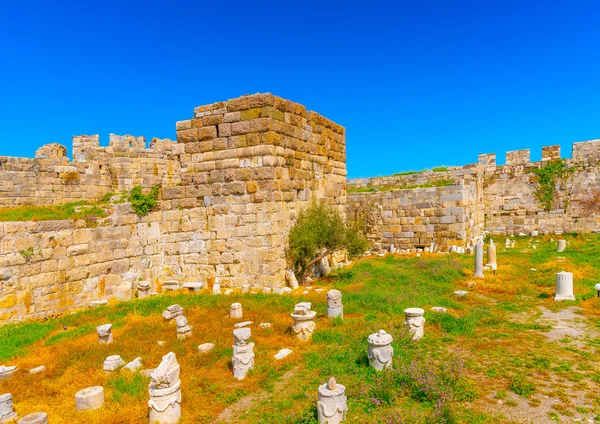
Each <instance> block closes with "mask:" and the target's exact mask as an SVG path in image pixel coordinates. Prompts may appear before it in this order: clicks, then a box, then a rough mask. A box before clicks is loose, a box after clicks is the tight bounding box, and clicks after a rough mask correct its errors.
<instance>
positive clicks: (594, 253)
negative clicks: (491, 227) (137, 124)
mask: <svg viewBox="0 0 600 424" xmlns="http://www.w3.org/2000/svg"><path fill="white" fill-rule="evenodd" d="M536 239H537V240H536V243H535V244H536V245H537V249H533V248H532V244H531V242H530V240H531V239H530V238H529V237H519V238H517V239H516V240H517V245H516V248H515V249H511V250H508V251H504V248H503V247H502V246H503V244H504V243H503V241H504V239H498V240H496V241H497V242H498V244H499V246H498V250H499V252H498V271H497V274H496V275H492V273H491V272H490V271H488V272H487V273H486V277H485V278H484V279H473V277H472V274H473V272H472V268H473V260H474V259H473V257H472V256H471V257H469V256H461V255H428V254H422V255H421V257H416V256H415V255H407V256H386V257H383V258H379V257H378V258H364V259H361V260H358V261H356V262H355V263H354V264H353V265H352V266H351V267H349V268H346V269H342V270H338V271H336V272H334V273H333V274H331V275H330V276H328V277H327V278H324V279H321V280H319V281H317V282H316V284H315V286H322V287H324V288H327V289H329V288H337V289H339V290H341V291H342V293H343V296H344V297H343V303H344V316H345V318H344V320H343V321H342V320H339V319H334V320H329V319H327V316H326V301H325V292H321V293H317V292H315V291H314V288H313V290H311V291H310V293H309V294H308V295H301V294H296V295H293V296H279V295H264V294H254V295H250V294H248V295H246V294H244V295H242V294H238V295H232V296H213V295H203V294H201V295H161V296H159V297H156V298H151V299H145V300H138V301H133V302H128V303H120V304H112V305H109V306H107V307H103V308H97V309H93V310H89V311H84V312H80V313H76V314H71V315H67V316H64V317H62V318H57V319H53V320H49V321H46V322H28V323H22V324H17V325H12V324H11V325H6V326H3V327H0V340H1V341H2V342H1V343H0V364H4V365H18V366H19V369H20V373H19V374H18V375H17V376H15V377H13V378H11V379H10V380H5V381H1V382H0V393H5V392H10V393H12V395H13V401H14V404H15V409H16V410H17V412H18V413H19V415H21V416H24V415H26V414H28V413H32V412H36V411H45V412H48V413H49V414H50V420H51V422H52V423H53V424H62V423H87V424H95V423H147V422H148V421H147V406H146V402H147V399H148V392H147V387H148V379H147V378H146V377H143V376H141V375H139V374H136V375H132V374H129V373H127V372H125V371H123V372H116V373H113V374H106V373H104V372H103V371H102V363H103V361H104V359H105V358H106V357H107V356H109V355H112V354H119V355H121V356H122V357H123V359H124V360H125V361H130V360H133V359H134V358H135V357H137V356H141V357H142V358H143V363H144V365H145V367H147V368H153V367H155V366H157V365H158V363H159V362H160V358H161V357H162V355H164V354H166V353H167V352H169V351H173V352H175V353H176V354H177V359H178V361H179V363H180V364H181V369H182V371H181V380H182V389H181V391H182V397H183V403H182V411H183V413H182V414H183V416H182V423H208V422H216V420H217V419H219V420H220V421H219V422H244V423H290V424H291V423H296V424H300V423H316V422H317V421H316V398H317V386H318V385H319V384H322V383H323V382H325V381H326V380H327V379H328V378H329V377H330V376H335V377H336V379H337V380H338V382H339V383H340V384H343V385H345V386H346V388H347V390H346V395H347V396H348V406H349V410H350V411H349V416H348V422H351V423H374V422H382V423H443V422H446V423H452V422H457V423H458V422H460V423H493V422H536V423H537V422H553V421H556V422H573V421H574V420H577V419H584V420H586V421H587V420H588V419H594V418H595V417H596V416H597V415H598V413H600V404H599V400H600V390H599V386H598V383H599V382H600V366H599V365H598V363H597V361H596V360H595V357H596V352H597V349H598V348H599V347H600V336H599V334H600V328H599V326H598V324H597V323H598V322H599V321H598V317H600V303H599V302H598V300H597V298H596V292H595V290H594V288H593V286H594V284H595V283H596V282H598V280H599V277H600V266H599V265H598V264H600V253H599V252H600V237H598V236H595V235H579V236H570V237H568V238H567V239H568V248H567V250H566V252H564V253H562V254H557V253H556V242H555V241H554V242H551V241H550V237H549V236H544V237H538V238H536ZM559 255H560V256H564V257H565V261H564V263H563V262H560V263H559V262H558V261H559V259H557V256H559ZM532 268H535V269H536V270H535V271H533V270H532ZM560 270H565V271H571V272H573V274H574V281H575V295H576V297H577V300H576V301H574V302H561V303H555V302H554V301H553V299H552V296H553V294H554V274H555V273H556V272H557V271H560ZM469 282H476V285H475V286H474V287H473V286H472V285H469V284H468V283H469ZM455 290H468V291H469V295H468V296H467V297H466V298H456V297H454V296H453V292H454V291H455ZM302 300H308V301H312V303H313V309H314V310H316V311H317V312H318V317H317V330H316V332H315V334H314V337H313V340H312V341H311V342H308V343H302V342H300V341H297V340H296V339H295V338H294V336H293V335H292V334H291V332H290V330H289V328H290V325H291V323H292V320H291V318H290V316H289V314H290V313H291V312H292V311H293V307H294V304H295V303H297V302H299V301H302ZM232 302H241V303H242V305H243V308H244V318H243V320H251V321H254V325H253V326H252V333H253V337H252V340H253V341H254V342H255V343H256V347H255V353H256V366H255V369H254V370H253V371H252V372H251V374H250V375H249V377H247V378H246V379H245V380H243V381H241V382H238V381H236V380H234V379H233V377H232V373H231V345H232V343H233V337H232V330H233V323H234V322H237V321H233V320H231V319H229V318H228V316H227V315H228V311H229V305H230V304H231V303H232ZM173 303H179V304H181V305H182V306H183V307H184V309H185V315H186V317H187V318H188V320H189V322H190V324H191V325H193V326H194V330H193V336H192V337H191V338H190V339H187V340H185V341H178V340H177V339H176V332H175V328H174V326H171V325H168V324H166V323H165V322H164V320H163V318H162V317H161V315H160V313H161V312H162V311H163V310H164V309H165V308H166V307H167V306H168V305H170V304H173ZM432 306H443V307H446V308H448V312H447V313H445V314H442V313H434V312H431V311H430V310H429V309H430V308H431V307H432ZM407 307H422V308H424V309H425V311H426V313H425V318H426V320H427V322H426V323H425V337H424V338H423V339H422V340H420V341H418V342H413V341H411V340H410V339H409V337H408V335H407V334H406V331H405V330H404V326H403V320H404V314H403V310H404V309H405V308H407ZM576 308H579V309H576ZM567 312H568V313H572V314H574V315H575V316H576V319H575V320H574V321H573V324H572V325H573V326H574V327H576V329H579V330H581V332H580V335H579V336H566V337H560V338H555V339H552V338H551V337H549V336H551V335H553V334H554V332H555V331H558V330H559V327H560V326H559V325H556V324H553V323H552V322H551V321H548V320H545V317H546V316H554V315H552V314H558V313H567ZM109 322H110V323H112V324H113V334H114V337H115V342H114V343H113V344H111V345H108V346H106V345H99V344H98V342H97V335H96V332H95V327H96V326H97V325H100V324H104V323H109ZM261 322H270V323H272V328H270V329H262V328H259V327H258V324H259V323H261ZM569 322H571V321H569ZM569 325H570V324H569ZM63 327H66V329H64V328H63ZM567 327H568V325H567ZM380 329H384V330H386V331H387V332H388V333H390V334H392V335H393V336H394V344H393V346H394V350H395V357H394V367H393V369H392V370H389V371H386V372H384V373H381V374H377V373H376V372H374V371H373V370H372V369H371V368H369V367H368V360H367V356H366V351H367V342H366V339H367V336H368V335H369V334H371V333H373V332H376V331H378V330H380ZM159 340H164V341H165V342H166V344H165V345H164V346H159V345H158V344H157V341H159ZM205 342H212V343H215V344H216V347H215V349H214V350H213V352H211V353H209V354H206V355H201V354H199V353H198V352H197V346H198V345H199V344H200V343H205ZM282 348H290V349H292V350H293V353H292V354H291V355H290V356H288V357H287V358H285V359H284V360H282V361H276V360H275V359H274V358H273V355H274V354H275V353H277V351H279V350H280V349H282ZM39 365H45V366H46V368H47V371H46V372H45V373H43V374H38V375H29V374H28V373H27V370H28V369H31V368H34V367H37V366H39ZM93 385H102V386H104V388H105V394H106V403H105V405H104V407H103V408H102V409H101V410H98V411H91V412H84V413H78V412H77V411H76V410H75V403H74V394H75V393H76V392H77V391H78V390H80V389H82V388H84V387H88V386H93ZM219 417H220V418H219Z"/></svg>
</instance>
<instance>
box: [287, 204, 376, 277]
mask: <svg viewBox="0 0 600 424" xmlns="http://www.w3.org/2000/svg"><path fill="white" fill-rule="evenodd" d="M367 248H368V242H367V239H366V238H365V237H364V236H363V234H362V232H361V230H360V228H359V225H358V224H352V225H346V224H345V223H344V220H343V219H342V216H341V215H340V213H339V212H338V211H337V210H336V209H334V208H331V207H329V206H327V205H325V204H322V203H317V202H312V203H311V204H310V206H309V207H308V208H307V209H305V210H303V211H301V212H300V214H299V215H298V219H297V221H296V223H295V224H294V226H293V227H292V229H291V230H290V235H289V258H290V261H291V262H292V264H293V265H294V268H295V271H296V275H298V276H299V280H300V282H304V281H305V279H306V275H307V273H308V271H309V269H310V267H311V265H314V264H316V263H317V262H318V261H320V260H321V259H323V258H324V257H326V256H328V255H330V254H332V253H334V252H336V251H339V250H342V249H346V251H347V252H348V255H349V256H350V257H354V256H357V255H360V254H362V253H363V252H365V251H366V250H367Z"/></svg>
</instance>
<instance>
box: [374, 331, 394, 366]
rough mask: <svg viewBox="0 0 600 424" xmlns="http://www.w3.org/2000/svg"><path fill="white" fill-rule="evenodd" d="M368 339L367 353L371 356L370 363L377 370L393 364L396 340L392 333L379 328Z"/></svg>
mask: <svg viewBox="0 0 600 424" xmlns="http://www.w3.org/2000/svg"><path fill="white" fill-rule="evenodd" d="M367 341H368V342H369V347H368V352H367V355H368V357H369V365H370V366H372V367H373V368H375V369H376V370H377V371H382V370H384V369H386V368H389V367H391V366H392V360H393V358H394V348H393V347H392V342H393V341H394V339H393V337H392V335H391V334H388V333H386V332H385V331H384V330H379V331H378V332H377V333H373V334H371V335H370V336H369V337H368V338H367Z"/></svg>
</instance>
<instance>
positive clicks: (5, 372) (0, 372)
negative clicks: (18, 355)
mask: <svg viewBox="0 0 600 424" xmlns="http://www.w3.org/2000/svg"><path fill="white" fill-rule="evenodd" d="M16 372H17V367H16V366H15V365H11V366H5V365H0V381H2V380H7V379H9V378H10V377H12V376H13V374H14V373H16Z"/></svg>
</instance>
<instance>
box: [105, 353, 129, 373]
mask: <svg viewBox="0 0 600 424" xmlns="http://www.w3.org/2000/svg"><path fill="white" fill-rule="evenodd" d="M123 365H125V361H124V360H123V359H122V358H121V357H120V356H119V355H111V356H109V357H108V358H106V359H105V360H104V365H103V369H104V371H108V372H113V371H115V370H117V369H119V368H121V367H122V366H123Z"/></svg>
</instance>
